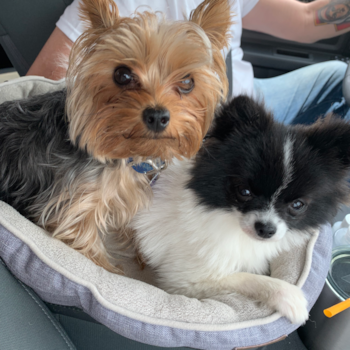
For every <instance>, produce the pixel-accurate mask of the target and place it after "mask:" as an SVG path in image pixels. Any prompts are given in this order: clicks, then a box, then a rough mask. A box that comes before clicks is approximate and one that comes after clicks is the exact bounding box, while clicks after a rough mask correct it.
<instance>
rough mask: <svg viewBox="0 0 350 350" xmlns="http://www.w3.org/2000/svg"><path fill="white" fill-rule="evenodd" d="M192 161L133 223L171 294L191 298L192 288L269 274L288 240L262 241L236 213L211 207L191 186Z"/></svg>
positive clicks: (172, 174) (164, 183) (165, 180)
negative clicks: (200, 200)
mask: <svg viewBox="0 0 350 350" xmlns="http://www.w3.org/2000/svg"><path fill="white" fill-rule="evenodd" d="M191 166H192V163H191V161H182V162H175V164H174V165H172V166H170V167H169V169H167V170H166V172H165V173H164V174H162V176H161V178H160V179H159V180H158V182H157V183H156V186H155V187H154V200H153V204H152V205H151V208H150V210H149V211H148V210H146V211H142V212H140V213H139V214H138V215H137V216H136V217H135V220H134V222H133V227H134V228H135V229H136V237H137V240H138V244H139V248H140V251H141V253H142V255H143V256H144V258H145V259H146V261H147V263H148V264H149V265H150V266H151V267H152V268H154V269H155V270H156V271H157V273H158V279H159V286H160V287H162V288H163V289H165V290H167V291H168V292H173V293H183V294H186V295H188V294H191V293H188V292H187V288H188V285H193V284H196V283H198V282H203V281H207V280H219V279H222V278H224V277H226V276H228V275H230V274H232V273H235V272H250V273H257V274H266V273H268V270H269V261H270V260H271V259H272V258H273V257H274V256H276V255H277V254H278V253H279V252H280V251H281V250H283V249H286V248H288V246H289V244H290V242H289V241H288V238H287V237H286V238H285V239H283V240H281V241H278V242H262V241H258V240H255V239H253V238H251V237H249V236H248V235H247V234H246V233H245V232H244V231H242V229H241V227H240V224H239V218H240V213H239V212H238V211H236V210H234V209H232V210H225V209H215V210H212V209H208V208H206V207H204V206H203V205H199V204H198V200H197V198H196V196H195V194H194V192H193V191H192V190H190V189H187V188H186V184H187V182H188V180H189V178H190V175H189V170H190V168H191Z"/></svg>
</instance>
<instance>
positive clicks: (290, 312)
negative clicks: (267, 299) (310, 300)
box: [270, 282, 309, 324]
mask: <svg viewBox="0 0 350 350" xmlns="http://www.w3.org/2000/svg"><path fill="white" fill-rule="evenodd" d="M271 299H273V300H271V301H272V303H270V305H271V304H273V305H271V306H273V307H274V308H275V309H276V310H277V311H278V312H279V313H280V314H281V315H282V316H285V317H286V318H287V319H288V320H289V321H290V322H292V323H295V324H304V323H305V322H306V321H307V319H308V318H309V313H308V311H307V301H306V299H305V297H304V294H303V292H302V290H301V289H300V288H298V287H296V286H294V285H292V284H289V283H286V282H285V283H283V284H282V285H281V287H280V288H279V289H277V290H276V292H275V293H273V295H272V296H271Z"/></svg>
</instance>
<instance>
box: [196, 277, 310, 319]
mask: <svg viewBox="0 0 350 350" xmlns="http://www.w3.org/2000/svg"><path fill="white" fill-rule="evenodd" d="M201 288H203V289H202V293H203V295H202V296H203V297H212V296H215V295H222V294H230V293H233V292H236V293H239V294H242V295H245V296H247V297H249V298H251V299H253V300H255V301H259V302H262V303H265V304H266V305H268V306H269V307H270V308H272V309H274V310H276V311H278V312H279V313H280V314H281V315H282V316H285V317H286V318H288V319H289V320H290V321H291V322H292V323H297V324H302V323H305V322H306V320H307V319H308V317H309V314H308V310H307V301H306V299H305V297H304V294H303V292H302V291H301V289H300V288H298V287H297V286H294V285H292V284H290V283H288V282H285V281H283V280H280V279H277V278H272V277H269V276H262V275H255V274H252V273H246V272H238V273H234V274H232V275H230V276H227V277H225V278H223V279H221V280H218V281H210V282H206V283H204V284H203V285H202V286H201Z"/></svg>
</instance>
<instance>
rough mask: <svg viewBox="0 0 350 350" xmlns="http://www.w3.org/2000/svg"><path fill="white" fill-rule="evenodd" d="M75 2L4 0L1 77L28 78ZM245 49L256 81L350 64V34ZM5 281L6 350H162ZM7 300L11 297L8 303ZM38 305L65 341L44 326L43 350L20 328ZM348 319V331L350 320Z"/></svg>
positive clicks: (277, 346)
mask: <svg viewBox="0 0 350 350" xmlns="http://www.w3.org/2000/svg"><path fill="white" fill-rule="evenodd" d="M296 1H302V0H296ZM311 1H312V0H304V1H303V2H311ZM71 2H72V0H42V1H37V0H36V1H26V0H0V79H1V76H3V77H8V74H9V73H14V74H16V73H17V74H18V75H19V76H24V75H25V74H26V72H27V71H28V69H29V67H30V66H31V64H32V63H33V61H34V60H35V58H36V56H37V54H38V53H39V51H40V50H41V48H42V47H43V45H44V43H45V42H46V40H47V39H48V37H49V36H50V34H51V32H52V31H53V29H54V27H55V23H56V21H57V20H58V18H59V17H60V15H61V14H62V13H63V11H64V9H65V7H66V6H67V5H69V4H70V3H71ZM241 45H242V48H243V51H244V60H246V61H249V62H251V63H252V65H253V68H254V74H255V77H257V78H271V77H275V76H278V75H280V74H284V73H287V72H290V71H293V70H295V69H298V68H301V67H304V66H308V65H312V64H315V63H319V62H324V61H328V60H340V61H343V62H346V63H349V62H350V32H349V33H347V34H344V35H340V36H338V37H335V38H331V39H327V40H321V41H319V42H316V43H312V44H300V43H296V42H291V41H285V40H282V39H279V38H276V37H273V36H270V35H266V34H262V33H258V32H254V31H249V30H244V31H243V36H242V43H241ZM348 73H349V69H348V71H347V78H346V79H344V84H343V92H344V96H345V98H346V100H347V101H348V102H350V74H348ZM11 77H13V75H11ZM4 80H7V78H5V79H4ZM1 81H3V80H0V82H1ZM348 213H350V208H349V207H346V206H344V207H343V208H342V209H341V210H339V212H338V213H337V216H336V217H335V218H334V222H335V221H341V220H343V218H344V216H345V215H346V214H348ZM0 261H1V259H0ZM0 280H1V283H0V344H1V345H0V348H1V349H2V350H10V349H18V350H19V349H27V350H30V349H37V350H39V349H45V350H48V349H75V348H76V349H79V350H80V349H81V350H97V349H99V350H109V349H123V350H129V349H130V350H131V349H140V350H141V349H142V350H151V349H161V348H158V347H154V346H151V345H147V344H142V343H138V342H136V341H133V340H130V339H127V338H125V337H122V336H121V335H118V334H116V333H114V332H113V331H111V330H110V329H108V328H107V327H105V326H103V325H101V324H100V323H99V322H98V321H96V320H94V319H93V318H92V317H90V316H89V315H87V314H85V313H84V312H83V311H82V310H79V309H77V308H75V307H69V306H64V305H53V304H49V303H45V302H44V301H42V300H41V299H40V298H39V296H37V295H36V294H35V292H33V291H32V290H30V288H29V287H27V286H25V285H24V284H23V283H22V282H20V281H19V280H17V278H15V277H14V276H13V275H12V274H11V273H10V272H9V271H8V270H7V269H6V266H5V264H4V263H3V262H2V264H0ZM4 295H7V296H9V295H11V296H13V299H12V300H13V301H12V302H11V303H6V305H5V303H4V302H3V300H4V299H2V298H3V296H4ZM8 299H9V297H7V298H6V300H8ZM36 305H39V306H40V308H42V309H43V310H44V312H45V313H47V314H48V317H49V318H50V320H51V322H54V323H55V324H57V325H58V326H57V327H59V331H60V332H61V333H62V334H64V336H62V337H59V338H60V339H56V336H55V335H54V334H52V331H51V330H49V329H46V326H45V325H44V321H43V326H42V328H41V330H42V331H45V332H47V342H46V343H45V344H42V346H41V347H40V345H38V344H37V343H36V342H35V332H36V331H38V330H37V328H33V330H32V332H31V333H25V334H23V333H22V332H21V328H19V327H17V326H16V322H17V321H16V320H20V319H23V318H28V319H29V320H30V318H31V317H32V316H31V315H32V312H33V310H32V308H34V307H36ZM347 320H348V327H349V322H350V321H349V320H350V319H349V318H348V319H347ZM309 322H312V320H311V321H308V323H309ZM39 324H40V322H39ZM304 327H305V326H304ZM305 332H306V331H305V328H303V327H301V328H299V329H298V330H297V331H295V332H293V333H292V334H290V335H289V336H288V337H287V338H286V339H284V340H281V341H279V342H277V343H274V344H269V345H265V346H262V347H259V348H255V349H259V350H308V348H307V346H306V343H305V341H304V340H303V339H305ZM62 339H64V341H62ZM19 340H21V341H22V344H26V346H25V347H21V348H19V347H18V345H16V344H20V343H19ZM23 342H24V343H23ZM169 349H170V348H169ZM173 349H175V348H173ZM176 349H185V348H176ZM328 350H332V349H328ZM344 350H345V349H344Z"/></svg>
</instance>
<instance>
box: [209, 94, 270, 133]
mask: <svg viewBox="0 0 350 350" xmlns="http://www.w3.org/2000/svg"><path fill="white" fill-rule="evenodd" d="M273 123H274V121H273V118H272V116H271V114H270V113H269V112H268V111H267V110H266V108H265V107H264V105H263V104H262V103H260V102H256V101H255V100H254V99H253V98H251V97H248V96H245V95H241V96H238V97H235V98H233V99H232V100H231V101H230V102H228V103H226V104H225V105H223V106H222V107H221V109H220V110H219V111H218V112H217V114H216V116H215V119H214V123H213V126H212V128H211V130H210V131H209V135H210V136H211V137H215V138H217V139H219V140H224V139H225V138H226V137H228V136H230V135H233V134H237V133H240V134H243V133H244V134H246V135H247V136H251V135H253V136H254V134H257V133H259V132H262V131H266V130H267V129H268V128H269V127H271V125H272V124H273Z"/></svg>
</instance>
